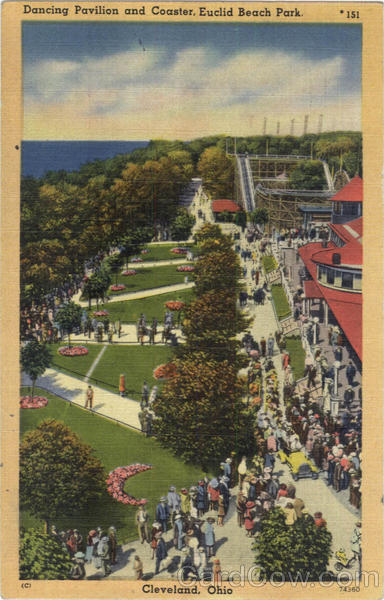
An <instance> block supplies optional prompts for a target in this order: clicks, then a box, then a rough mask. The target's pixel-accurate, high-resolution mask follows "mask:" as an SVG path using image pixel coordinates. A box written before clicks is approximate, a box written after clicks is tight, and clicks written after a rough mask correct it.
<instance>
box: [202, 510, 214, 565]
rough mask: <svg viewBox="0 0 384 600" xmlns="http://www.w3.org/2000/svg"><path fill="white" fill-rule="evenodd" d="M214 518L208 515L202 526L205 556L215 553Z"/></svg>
mask: <svg viewBox="0 0 384 600" xmlns="http://www.w3.org/2000/svg"><path fill="white" fill-rule="evenodd" d="M214 524H215V519H214V518H213V517H208V519H207V521H206V523H205V527H204V541H205V547H206V550H207V557H208V558H210V557H211V556H214V555H215V531H214V527H213V526H214Z"/></svg>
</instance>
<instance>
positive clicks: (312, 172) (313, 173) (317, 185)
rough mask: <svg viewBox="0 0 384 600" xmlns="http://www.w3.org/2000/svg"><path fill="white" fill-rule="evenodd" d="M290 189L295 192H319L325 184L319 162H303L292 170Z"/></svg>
mask: <svg viewBox="0 0 384 600" xmlns="http://www.w3.org/2000/svg"><path fill="white" fill-rule="evenodd" d="M290 180H291V184H292V187H293V188H294V189H296V190H321V189H323V186H324V184H325V177H324V170H323V165H322V163H321V161H319V160H305V161H303V162H300V163H299V164H298V165H297V167H295V168H294V169H293V171H292V172H291V175H290Z"/></svg>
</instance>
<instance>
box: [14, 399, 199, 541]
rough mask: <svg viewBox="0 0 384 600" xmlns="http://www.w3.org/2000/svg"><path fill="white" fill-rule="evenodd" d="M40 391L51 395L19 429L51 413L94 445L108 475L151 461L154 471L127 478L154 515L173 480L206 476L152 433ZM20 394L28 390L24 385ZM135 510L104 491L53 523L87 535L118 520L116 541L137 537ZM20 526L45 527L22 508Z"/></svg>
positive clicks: (27, 413)
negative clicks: (90, 411)
mask: <svg viewBox="0 0 384 600" xmlns="http://www.w3.org/2000/svg"><path fill="white" fill-rule="evenodd" d="M36 392H37V393H40V394H41V395H44V396H46V397H48V399H49V403H48V406H47V407H45V408H41V409H36V410H21V411H20V412H21V417H20V427H21V434H24V433H25V432H26V431H29V430H31V429H34V428H36V427H37V425H38V424H39V423H40V422H41V421H43V420H45V419H47V418H54V419H57V420H59V421H63V422H64V423H66V425H68V427H70V428H71V429H72V431H74V432H75V433H77V434H78V435H79V436H80V438H81V439H82V440H83V441H84V442H85V443H87V444H89V445H90V446H92V448H94V450H95V454H96V455H97V456H98V457H99V458H100V460H101V462H102V463H103V465H104V468H105V471H106V474H108V473H109V471H111V470H112V469H114V468H115V467H118V466H125V465H129V464H132V463H143V464H151V465H152V466H153V469H152V470H150V471H146V472H144V473H141V474H140V475H137V477H133V478H132V479H130V480H129V486H128V484H127V487H126V491H127V492H129V493H130V494H132V495H134V496H135V497H137V498H147V499H148V500H149V503H148V505H147V506H148V511H149V513H150V515H151V517H152V518H153V517H154V513H155V510H156V505H157V503H158V501H159V498H160V496H162V495H163V494H166V493H167V491H168V488H169V486H170V485H175V486H176V488H177V490H180V488H181V487H187V488H189V487H190V486H191V485H194V484H196V483H197V481H198V480H199V479H200V477H201V476H202V475H203V473H202V472H201V470H200V469H198V468H196V467H194V466H192V465H185V464H184V463H183V462H181V461H180V460H179V459H178V458H176V457H175V456H173V455H172V454H171V453H170V452H168V451H167V450H165V449H164V448H162V447H161V446H160V444H159V443H158V442H157V441H156V440H155V439H154V438H145V437H144V436H143V435H142V434H140V433H137V432H135V431H132V430H130V429H128V428H127V427H124V426H122V425H118V424H115V423H113V422H111V421H109V420H108V419H104V418H103V417H99V416H97V415H95V414H91V413H89V412H88V411H85V410H83V409H81V408H78V407H77V406H74V405H72V406H71V405H70V404H69V403H67V402H65V400H61V399H60V398H58V397H57V396H54V395H52V394H50V393H46V392H45V391H44V390H39V389H36ZM22 393H25V391H24V390H22ZM136 510H137V509H136V508H135V507H130V506H127V505H123V504H121V503H119V502H116V501H115V500H113V499H112V498H111V497H110V496H109V494H108V493H107V492H105V494H103V496H102V497H101V498H100V499H99V500H98V501H97V502H94V503H93V504H92V506H89V507H88V508H87V510H83V511H82V512H76V510H75V507H74V510H73V514H72V515H71V516H65V517H64V516H63V517H62V518H59V519H56V520H55V521H54V523H55V525H56V527H57V528H58V529H59V531H60V530H62V529H63V530H67V529H69V528H77V529H79V531H80V533H81V534H82V536H83V538H85V539H86V536H87V534H88V531H89V530H90V529H94V528H95V527H98V526H101V527H103V528H108V527H109V526H110V525H114V526H115V527H116V529H117V536H118V540H119V542H120V543H122V542H128V541H131V540H134V539H136V538H137V528H136V524H135V513H136ZM20 525H22V526H23V527H26V528H31V527H35V528H39V529H41V530H42V529H43V523H42V522H41V521H39V520H38V519H36V518H35V517H32V516H31V515H30V514H29V513H27V512H25V511H22V512H21V516H20Z"/></svg>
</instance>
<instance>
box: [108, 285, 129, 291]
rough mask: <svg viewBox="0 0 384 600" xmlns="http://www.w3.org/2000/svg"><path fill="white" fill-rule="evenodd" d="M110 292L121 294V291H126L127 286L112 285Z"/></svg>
mask: <svg viewBox="0 0 384 600" xmlns="http://www.w3.org/2000/svg"><path fill="white" fill-rule="evenodd" d="M110 290H111V291H112V292H120V291H121V290H125V285H124V284H123V283H118V284H117V285H116V284H114V285H111V287H110Z"/></svg>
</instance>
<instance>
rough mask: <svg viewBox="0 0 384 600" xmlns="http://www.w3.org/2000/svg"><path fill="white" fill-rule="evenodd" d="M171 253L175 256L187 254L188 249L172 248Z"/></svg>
mask: <svg viewBox="0 0 384 600" xmlns="http://www.w3.org/2000/svg"><path fill="white" fill-rule="evenodd" d="M170 252H172V253H173V254H187V252H188V248H172V250H170Z"/></svg>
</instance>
